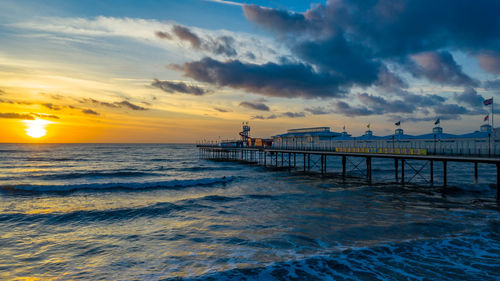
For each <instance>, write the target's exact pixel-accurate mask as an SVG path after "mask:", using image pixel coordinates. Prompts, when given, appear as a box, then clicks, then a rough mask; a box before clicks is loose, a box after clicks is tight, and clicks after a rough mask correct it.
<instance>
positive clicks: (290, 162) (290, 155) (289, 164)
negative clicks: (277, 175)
mask: <svg viewBox="0 0 500 281" xmlns="http://www.w3.org/2000/svg"><path fill="white" fill-rule="evenodd" d="M291 158H292V154H291V153H290V152H288V168H291V167H292V161H291Z"/></svg>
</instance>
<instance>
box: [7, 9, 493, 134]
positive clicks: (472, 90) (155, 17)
mask: <svg viewBox="0 0 500 281" xmlns="http://www.w3.org/2000/svg"><path fill="white" fill-rule="evenodd" d="M433 3H434V4H433V5H430V4H429V3H426V1H412V0H408V1H385V0H379V1H349V0H338V1H330V2H327V1H318V2H307V1H245V2H242V1H199V0H198V1H195V0H187V1H62V0H54V1H24V0H23V1H8V0H7V1H2V3H1V4H0V44H1V46H2V47H1V48H0V76H1V79H0V90H2V92H1V93H2V95H1V96H0V98H1V99H0V101H2V102H0V113H12V112H16V113H22V114H21V115H20V116H26V114H28V115H29V114H30V113H33V112H34V111H36V112H39V113H43V114H47V115H53V116H56V117H58V119H57V120H58V121H57V122H59V124H60V126H69V127H71V126H74V127H75V126H76V127H82V128H89V127H92V128H93V127H102V128H103V129H102V130H99V133H96V132H94V131H95V130H94V129H92V130H90V131H92V132H93V133H88V134H83V133H82V137H81V138H79V137H77V136H75V138H73V139H71V138H67V139H65V140H67V141H122V140H123V141H138V142H148V141H149V140H150V141H152V142H164V141H166V142H186V141H187V142H191V141H195V140H196V139H199V138H200V136H199V135H200V134H201V135H203V136H204V137H205V138H209V137H211V138H218V137H221V138H231V137H234V136H233V135H234V133H235V131H236V130H237V129H238V126H239V124H240V122H243V121H250V122H251V123H252V124H253V127H254V131H253V132H254V134H255V135H260V136H264V137H268V136H270V135H273V134H277V133H280V132H283V131H284V130H286V129H289V128H292V127H309V126H330V127H332V129H333V130H336V131H339V130H341V128H342V127H343V126H344V125H346V127H347V128H348V130H349V131H350V132H351V133H353V134H354V135H359V134H362V133H363V131H364V130H365V129H366V124H367V123H371V124H372V125H371V128H372V129H373V130H374V131H375V134H378V135H387V134H390V133H391V132H392V131H393V130H394V125H393V124H394V122H396V121H399V120H402V124H403V128H404V129H406V130H407V131H408V133H424V132H428V131H430V130H431V129H432V126H433V121H434V120H435V119H436V118H441V120H442V122H441V124H442V125H443V127H444V128H445V131H448V132H456V133H462V132H469V131H472V130H475V129H477V128H478V127H479V126H480V125H481V124H483V121H482V120H483V117H484V115H486V114H487V110H488V109H487V108H484V107H483V106H482V105H481V102H482V100H484V99H485V98H489V97H492V96H494V97H496V94H497V92H498V89H499V88H500V82H499V81H500V80H499V74H500V66H499V64H500V50H499V46H500V39H499V32H500V31H498V30H500V21H499V20H498V19H497V18H498V17H496V12H494V11H497V10H496V8H498V7H497V6H498V5H499V4H498V3H496V2H492V1H477V2H475V3H473V4H471V2H470V1H458V2H456V1H445V0H440V1H437V2H433ZM124 101H126V102H127V103H130V104H132V105H136V106H137V107H133V106H128V105H126V104H125V103H123V102H124ZM48 104H50V105H52V106H47V105H48ZM499 109H500V108H499ZM36 112H35V113H36ZM23 114H24V115H23ZM4 115H5V114H4ZM5 116H13V115H5ZM14 121H15V120H6V119H5V118H0V122H6V124H7V123H8V124H11V123H12V122H14ZM12 124H13V123H12ZM92 124H94V125H92ZM54 126H55V125H54ZM76 127H75V128H76ZM75 130H76V129H75ZM146 131H147V133H146ZM174 131H175V132H176V133H175V134H173V133H172V132H174ZM130 132H134V133H130ZM138 132H141V133H138ZM131 135H133V137H131ZM84 136H85V137H84ZM56 139H57V138H56ZM6 140H16V136H15V135H12V136H11V138H7V139H6Z"/></svg>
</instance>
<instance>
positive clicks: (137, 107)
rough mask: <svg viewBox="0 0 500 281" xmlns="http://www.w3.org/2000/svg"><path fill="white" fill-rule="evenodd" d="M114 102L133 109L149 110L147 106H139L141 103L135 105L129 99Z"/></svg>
mask: <svg viewBox="0 0 500 281" xmlns="http://www.w3.org/2000/svg"><path fill="white" fill-rule="evenodd" d="M114 104H116V105H118V106H123V107H127V108H129V109H132V110H147V108H144V107H142V106H139V105H135V104H133V103H131V102H129V101H126V100H124V101H121V102H115V103H114Z"/></svg>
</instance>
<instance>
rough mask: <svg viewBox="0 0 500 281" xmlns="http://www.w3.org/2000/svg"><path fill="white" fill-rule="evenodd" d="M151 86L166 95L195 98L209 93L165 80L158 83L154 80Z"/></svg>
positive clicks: (198, 88) (199, 88) (181, 83)
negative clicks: (176, 94)
mask: <svg viewBox="0 0 500 281" xmlns="http://www.w3.org/2000/svg"><path fill="white" fill-rule="evenodd" d="M151 86H153V87H156V88H158V89H161V90H163V91H164V92H167V93H184V94H191V95H195V96H202V95H204V94H206V93H208V92H209V91H207V90H205V89H203V88H201V87H198V86H189V85H187V84H186V83H184V82H173V81H167V80H163V81H160V80H158V79H154V80H153V83H151Z"/></svg>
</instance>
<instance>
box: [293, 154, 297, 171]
mask: <svg viewBox="0 0 500 281" xmlns="http://www.w3.org/2000/svg"><path fill="white" fill-rule="evenodd" d="M296 154H297V153H293V167H294V168H295V167H296V166H297V161H296V159H295V155H296Z"/></svg>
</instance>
